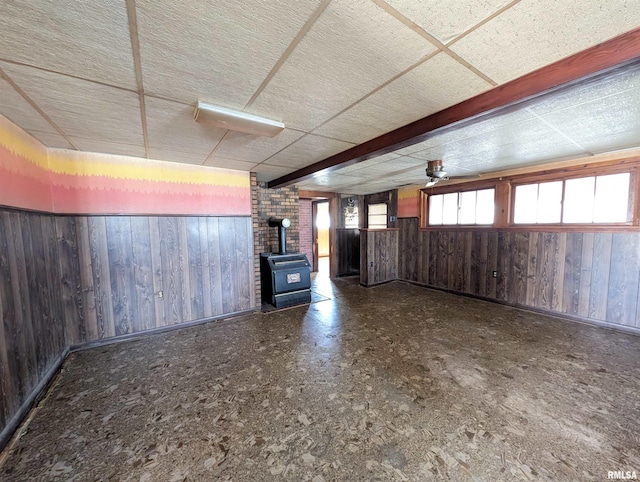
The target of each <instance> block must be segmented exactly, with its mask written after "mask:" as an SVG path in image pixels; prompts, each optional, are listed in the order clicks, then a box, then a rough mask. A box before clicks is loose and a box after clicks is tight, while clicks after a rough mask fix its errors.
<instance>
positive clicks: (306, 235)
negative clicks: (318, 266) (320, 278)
mask: <svg viewBox="0 0 640 482" xmlns="http://www.w3.org/2000/svg"><path fill="white" fill-rule="evenodd" d="M300 252H301V253H304V254H306V255H307V259H308V260H309V263H311V264H313V202H312V201H311V199H300ZM312 271H315V267H313V270H312Z"/></svg>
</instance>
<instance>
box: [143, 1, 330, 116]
mask: <svg viewBox="0 0 640 482" xmlns="http://www.w3.org/2000/svg"><path fill="white" fill-rule="evenodd" d="M319 4H320V0H313V1H312V0H309V1H305V2H298V1H278V2H265V1H262V0H243V1H242V2H211V1H208V2H187V1H184V0H182V1H175V0H137V2H136V5H137V12H138V14H137V15H138V34H139V39H140V52H141V57H142V72H143V76H144V85H145V90H146V92H148V93H152V94H155V95H159V96H163V97H166V98H170V99H176V100H180V101H183V102H187V103H189V102H195V101H196V99H201V100H203V101H206V102H210V103H212V104H219V105H226V106H229V107H233V108H236V109H243V108H244V106H245V104H246V103H247V102H248V101H249V99H250V98H251V96H252V95H253V94H254V93H255V92H256V90H257V89H258V87H259V86H260V84H261V83H262V81H263V80H264V79H265V78H266V77H267V75H268V74H269V72H270V71H271V69H272V68H273V66H274V65H275V64H276V63H277V61H278V59H280V57H281V56H282V55H283V54H284V52H285V50H286V49H287V47H288V46H289V44H290V43H291V41H292V40H293V39H294V38H295V36H296V35H297V34H298V32H299V31H300V29H301V28H302V27H303V25H304V24H305V22H306V21H307V20H308V19H309V17H310V16H311V15H312V13H313V12H314V10H315V9H316V8H317V6H318V5H319ZM275 114H279V113H278V112H276V113H275ZM275 117H276V118H277V117H278V115H276V116H275Z"/></svg>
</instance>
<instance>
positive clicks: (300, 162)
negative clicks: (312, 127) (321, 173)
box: [265, 134, 353, 170]
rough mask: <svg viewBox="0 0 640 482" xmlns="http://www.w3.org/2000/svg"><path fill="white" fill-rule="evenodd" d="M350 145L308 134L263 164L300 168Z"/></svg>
mask: <svg viewBox="0 0 640 482" xmlns="http://www.w3.org/2000/svg"><path fill="white" fill-rule="evenodd" d="M350 147H353V144H350V143H347V142H342V141H337V140H335V139H328V138H326V137H320V136H314V135H311V134H309V135H306V136H304V137H302V138H301V139H300V140H298V141H296V142H294V143H293V144H291V145H290V146H288V147H286V148H285V149H283V150H282V151H280V152H279V153H277V154H276V155H274V156H273V157H271V158H270V159H267V160H266V161H265V164H269V165H272V166H280V167H288V168H290V169H291V170H293V169H300V168H302V167H305V166H308V165H309V164H313V163H314V162H317V161H321V160H322V159H325V158H327V157H329V156H332V155H334V154H337V153H338V152H342V151H345V150H347V149H349V148H350Z"/></svg>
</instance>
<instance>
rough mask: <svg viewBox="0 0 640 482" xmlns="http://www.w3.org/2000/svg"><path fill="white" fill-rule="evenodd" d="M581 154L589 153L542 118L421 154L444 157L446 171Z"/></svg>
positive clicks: (484, 168) (496, 167)
mask: <svg viewBox="0 0 640 482" xmlns="http://www.w3.org/2000/svg"><path fill="white" fill-rule="evenodd" d="M580 154H581V155H586V154H587V153H585V152H584V150H582V149H580V148H579V147H578V146H576V145H575V144H574V143H572V142H570V141H569V140H568V139H567V138H566V137H564V136H563V135H561V134H559V133H558V132H556V131H555V130H553V129H552V128H551V127H549V126H548V125H546V124H545V123H544V122H542V121H540V120H539V119H531V120H528V121H524V122H520V123H517V124H510V125H507V126H503V127H500V128H498V129H495V130H492V131H490V132H485V133H483V134H481V135H477V136H474V137H469V138H465V139H462V140H459V141H455V142H450V143H447V144H443V145H439V146H435V147H432V148H430V149H428V150H426V151H422V152H420V153H418V155H420V157H422V158H424V159H442V160H443V165H444V168H445V170H447V171H452V172H453V170H454V169H455V168H456V167H460V168H462V169H466V170H469V171H472V172H490V171H495V170H499V169H503V168H505V167H511V166H516V165H518V164H523V163H529V162H541V161H545V160H551V159H559V158H564V157H567V156H576V155H580Z"/></svg>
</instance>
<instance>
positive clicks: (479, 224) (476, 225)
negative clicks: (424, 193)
mask: <svg viewBox="0 0 640 482" xmlns="http://www.w3.org/2000/svg"><path fill="white" fill-rule="evenodd" d="M489 190H493V222H491V223H461V222H459V219H460V208H461V201H462V194H464V193H468V192H474V193H476V212H475V213H474V214H475V218H476V219H477V217H478V212H477V207H478V197H477V193H478V192H480V191H489ZM447 194H457V195H458V206H457V213H456V221H457V222H456V223H455V224H445V223H444V222H443V223H441V224H429V219H428V217H427V225H428V226H429V227H432V228H434V227H436V226H444V227H446V228H450V227H453V226H474V227H482V226H494V225H495V218H496V212H495V205H496V189H495V187H485V188H481V189H457V190H455V191H450V192H441V193H440V192H439V193H434V194H430V195H428V198H427V199H428V203H429V204H428V206H427V213H430V210H431V199H432V198H433V197H434V196H445V195H447ZM427 216H429V214H427Z"/></svg>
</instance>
